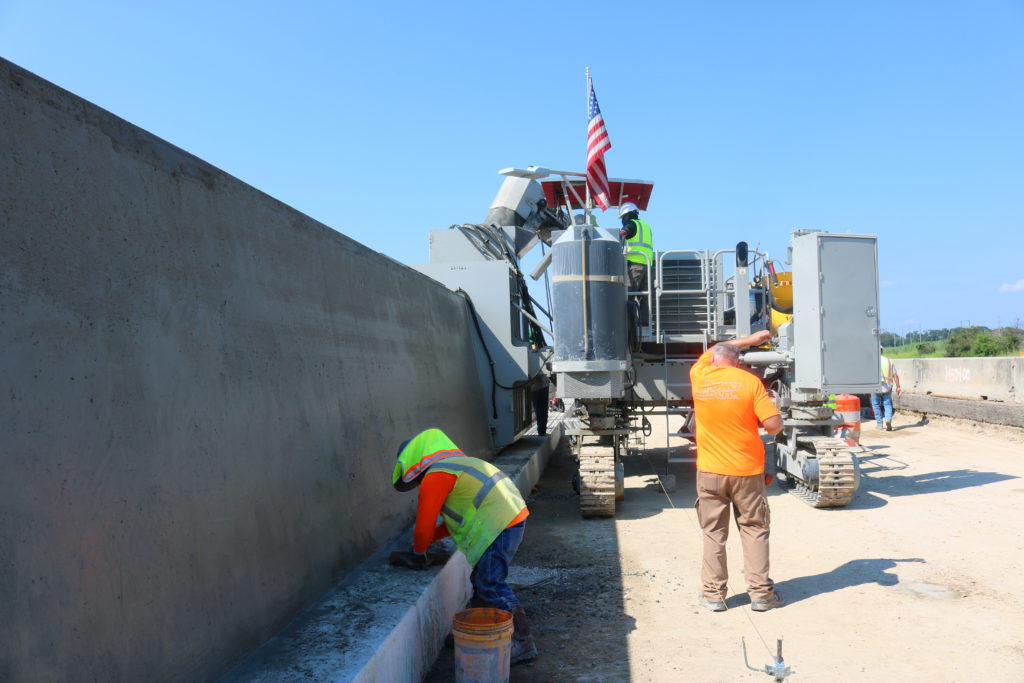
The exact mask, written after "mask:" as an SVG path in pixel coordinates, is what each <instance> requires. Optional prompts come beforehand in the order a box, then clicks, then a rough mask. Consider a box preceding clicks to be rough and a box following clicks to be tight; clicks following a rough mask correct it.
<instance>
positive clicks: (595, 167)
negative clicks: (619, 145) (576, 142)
mask: <svg viewBox="0 0 1024 683" xmlns="http://www.w3.org/2000/svg"><path fill="white" fill-rule="evenodd" d="M589 113H590V123H589V124H588V125H587V187H589V188H590V196H591V197H593V198H594V201H596V202H597V205H598V206H600V207H601V210H602V211H604V210H606V209H607V208H608V207H609V206H611V202H610V201H608V195H609V193H610V191H609V189H608V172H607V171H606V170H605V167H604V153H605V152H607V151H608V150H609V149H611V147H612V143H611V140H609V139H608V131H607V130H605V128H604V117H602V116H601V108H600V107H598V106H597V95H595V94H594V84H593V83H591V84H590V111H589Z"/></svg>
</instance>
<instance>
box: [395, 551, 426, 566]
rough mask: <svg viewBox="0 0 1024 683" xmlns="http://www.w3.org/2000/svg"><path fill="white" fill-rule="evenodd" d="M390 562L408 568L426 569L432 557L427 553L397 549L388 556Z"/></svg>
mask: <svg viewBox="0 0 1024 683" xmlns="http://www.w3.org/2000/svg"><path fill="white" fill-rule="evenodd" d="M388 564H391V565H394V566H396V567H405V568H407V569H426V568H427V567H428V566H430V558H429V557H427V555H426V553H417V552H415V551H413V552H407V551H404V550H395V551H394V552H392V553H391V554H390V555H389V556H388Z"/></svg>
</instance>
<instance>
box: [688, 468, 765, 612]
mask: <svg viewBox="0 0 1024 683" xmlns="http://www.w3.org/2000/svg"><path fill="white" fill-rule="evenodd" d="M730 505H732V508H733V509H734V510H735V511H736V528H738V529H739V531H740V541H741V542H742V544H743V574H744V576H745V577H746V580H747V594H748V595H749V596H750V600H751V602H757V601H764V600H769V599H771V597H772V594H773V593H774V592H775V583H774V582H773V581H772V580H771V579H770V578H768V527H769V523H770V521H771V520H770V511H769V509H768V498H767V497H766V496H765V492H764V475H763V474H755V475H753V476H750V477H734V476H728V475H724V474H711V473H710V472H703V471H701V470H697V502H696V508H697V519H698V520H700V526H701V529H703V531H704V561H703V562H702V563H701V571H700V578H701V583H702V586H703V590H704V597H706V598H707V599H708V600H710V601H713V602H717V601H721V600H724V599H725V596H726V595H727V594H728V583H727V582H728V580H729V569H728V565H727V564H726V557H725V541H726V539H728V538H729V506H730Z"/></svg>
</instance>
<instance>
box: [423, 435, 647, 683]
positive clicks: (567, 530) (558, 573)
mask: <svg viewBox="0 0 1024 683" xmlns="http://www.w3.org/2000/svg"><path fill="white" fill-rule="evenodd" d="M567 441H568V440H567V439H566V440H563V442H562V445H561V446H559V448H558V450H557V451H556V452H555V453H554V454H553V455H552V456H551V461H550V462H549V463H548V466H547V468H546V469H545V470H544V473H543V475H542V476H541V478H540V481H538V482H537V486H536V487H535V488H534V490H533V492H532V494H531V496H530V497H529V499H528V500H527V505H528V506H529V508H530V517H529V518H528V519H527V522H526V534H525V536H524V537H523V543H522V545H521V546H520V547H519V551H518V552H517V553H516V557H515V560H514V561H513V563H512V565H513V568H512V572H511V573H510V582H513V579H514V577H515V575H516V572H517V570H518V571H525V572H529V573H530V574H531V575H533V576H534V577H536V576H544V577H546V578H544V579H542V580H540V581H533V582H530V583H529V584H527V585H520V586H517V585H515V584H514V582H513V589H514V590H515V591H516V595H517V596H518V598H519V600H520V602H522V604H523V606H524V607H525V608H526V612H527V615H528V616H529V619H530V623H531V626H532V627H533V632H534V634H533V635H534V640H535V642H536V644H537V649H538V651H539V653H540V654H539V656H538V657H537V659H535V660H533V661H532V662H524V663H521V664H517V665H515V666H513V667H512V669H511V672H510V677H509V680H510V681H512V682H513V683H515V682H516V681H524V682H525V681H531V682H532V681H539V682H546V681H585V680H609V681H612V680H614V681H625V680H629V677H630V663H629V652H628V648H627V636H628V635H629V634H630V633H631V632H632V631H634V630H635V621H634V619H633V617H630V616H628V615H626V613H625V607H624V600H623V587H622V571H621V568H620V564H619V547H618V539H617V536H616V531H615V520H613V519H588V520H584V519H581V517H580V512H579V496H577V495H576V494H575V492H574V491H573V489H572V483H571V482H572V475H573V473H574V472H575V470H576V465H575V461H574V459H573V456H572V453H571V452H570V450H569V449H568V448H567V446H566V444H567ZM453 680H455V652H454V650H450V649H445V650H442V651H441V654H440V656H439V657H438V659H437V661H436V662H435V663H434V667H433V668H432V669H431V671H430V672H429V673H428V674H427V676H426V678H424V681H426V682H427V683H450V682H451V681H453Z"/></svg>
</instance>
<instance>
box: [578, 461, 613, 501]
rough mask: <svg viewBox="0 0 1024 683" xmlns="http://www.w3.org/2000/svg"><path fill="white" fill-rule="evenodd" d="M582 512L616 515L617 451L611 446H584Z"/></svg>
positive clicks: (581, 486) (581, 464) (581, 488)
mask: <svg viewBox="0 0 1024 683" xmlns="http://www.w3.org/2000/svg"><path fill="white" fill-rule="evenodd" d="M579 458H580V514H581V515H582V516H584V517H614V516H615V451H614V450H613V449H612V448H611V447H610V446H609V447H605V446H584V447H583V448H582V449H581V452H580V455H579Z"/></svg>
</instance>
